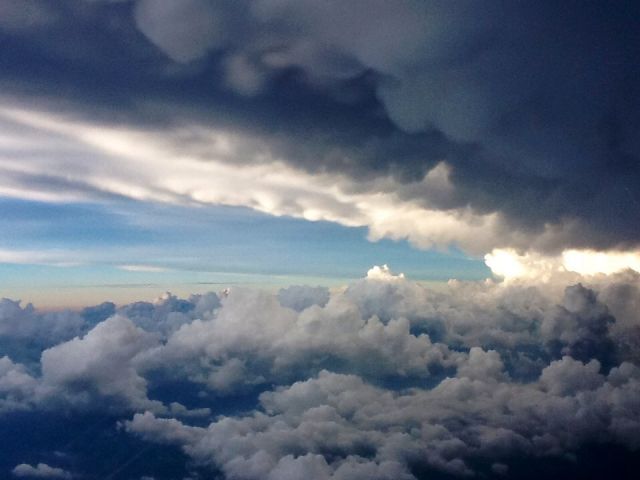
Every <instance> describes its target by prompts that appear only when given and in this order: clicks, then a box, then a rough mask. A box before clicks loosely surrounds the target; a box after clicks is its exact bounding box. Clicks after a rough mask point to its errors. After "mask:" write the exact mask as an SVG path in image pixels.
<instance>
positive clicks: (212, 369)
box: [0, 266, 640, 479]
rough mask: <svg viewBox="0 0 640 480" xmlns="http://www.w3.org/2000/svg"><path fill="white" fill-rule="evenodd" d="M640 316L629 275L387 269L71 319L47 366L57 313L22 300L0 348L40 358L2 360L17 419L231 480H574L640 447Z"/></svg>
mask: <svg viewBox="0 0 640 480" xmlns="http://www.w3.org/2000/svg"><path fill="white" fill-rule="evenodd" d="M638 302H640V277H639V276H638V274H636V273H633V272H630V271H629V272H627V273H621V274H615V275H609V276H602V275H601V276H595V277H593V276H592V277H581V283H575V284H570V285H565V284H562V283H547V284H545V285H544V286H542V287H536V286H534V285H532V284H527V283H525V282H518V283H494V282H492V281H487V282H456V281H452V282H450V283H449V285H448V286H447V287H446V289H444V290H430V289H428V288H425V287H424V286H421V285H419V284H416V283H414V282H411V281H410V280H407V279H406V278H404V277H403V276H401V275H394V274H393V273H392V272H391V271H390V269H389V268H388V267H386V266H384V267H375V268H373V269H371V270H370V272H369V274H368V276H367V277H366V278H364V279H362V280H359V281H357V282H355V283H352V284H350V285H348V286H347V287H345V288H344V289H340V290H337V291H333V292H329V291H328V290H326V289H323V288H316V287H313V288H312V287H303V286H292V287H289V288H286V289H282V290H280V291H279V292H277V293H270V292H266V291H262V290H253V289H246V288H231V289H227V290H224V291H222V292H220V293H219V294H214V293H211V294H207V295H200V296H193V297H191V298H189V299H179V298H176V297H175V296H172V295H169V294H167V295H164V296H162V297H161V298H159V299H158V300H157V301H155V302H153V303H150V302H138V303H134V304H130V305H126V306H123V307H120V308H117V309H116V308H115V307H114V306H113V305H112V304H104V305H101V306H98V307H92V308H87V309H85V310H84V311H83V312H81V314H72V313H71V312H68V313H60V314H58V315H60V316H61V318H66V317H72V316H73V315H75V316H76V317H73V318H78V319H79V320H78V324H77V325H76V324H74V328H76V329H77V330H76V332H77V333H65V334H64V335H61V336H60V337H59V339H58V340H56V341H52V342H50V343H49V344H42V346H41V347H40V351H41V355H40V358H39V359H34V356H33V354H32V353H31V352H30V351H29V350H28V348H29V345H28V343H27V342H25V343H24V344H21V343H20V338H21V337H20V335H22V332H23V331H24V330H22V329H23V328H24V326H23V325H22V323H23V322H24V323H25V324H26V325H28V322H29V321H34V320H29V319H31V318H40V319H42V320H43V321H46V318H47V317H46V315H43V314H40V313H37V312H36V311H35V310H34V309H33V308H32V307H31V306H27V307H25V308H21V307H20V306H19V304H17V303H15V302H10V301H8V300H5V301H4V304H3V305H5V309H4V312H5V313H3V315H4V318H5V320H4V325H5V328H4V329H3V330H2V332H1V335H2V337H11V338H14V339H16V340H17V341H18V344H17V345H15V346H14V354H15V355H16V356H18V357H19V356H22V358H23V359H24V360H23V362H18V361H15V360H13V359H12V358H10V357H8V356H4V357H2V359H1V360H0V412H1V413H0V415H3V416H6V415H12V414H16V413H17V412H22V414H24V415H34V416H35V415H42V414H47V415H57V414H59V413H61V412H67V413H65V415H71V416H72V417H78V416H79V417H82V416H83V415H88V414H90V415H93V416H94V417H95V416H97V417H98V418H100V417H104V418H105V419H107V420H106V423H104V426H103V427H102V428H108V429H110V428H114V423H115V422H116V421H118V425H119V428H120V431H121V432H124V433H126V434H128V435H132V436H133V437H137V438H140V439H142V440H143V441H146V442H150V444H151V445H153V444H161V445H166V446H167V448H179V449H180V450H182V452H184V454H186V456H187V457H188V458H190V459H191V460H190V461H191V462H192V467H193V468H196V467H197V468H199V469H201V472H204V473H202V474H203V475H207V473H206V472H207V471H209V472H216V471H217V472H221V473H222V475H223V476H224V478H230V479H232V478H238V479H240V478H241V479H253V478H255V479H258V478H274V479H275V478H300V477H301V476H304V477H308V478H313V479H316V478H318V479H326V478H336V479H360V478H362V479H364V478H368V479H371V478H379V479H392V478H394V479H397V478H405V479H413V478H417V479H420V478H427V477H429V476H430V475H433V474H434V472H435V473H437V474H439V475H445V477H446V476H452V477H460V476H462V477H464V476H470V475H477V474H482V475H488V476H489V477H493V476H495V477H496V478H498V477H499V476H500V475H505V474H506V475H509V472H510V471H515V472H517V471H520V470H519V469H522V468H523V465H526V464H527V462H531V461H534V460H535V459H540V458H545V459H551V460H553V459H558V461H561V459H563V458H569V457H570V456H572V455H573V456H574V458H575V459H576V460H575V462H577V463H575V464H574V466H573V467H570V468H572V469H574V470H573V471H574V473H575V472H577V471H579V469H580V468H582V462H583V461H584V459H583V457H581V453H580V452H582V451H584V449H585V448H592V447H594V446H601V447H605V446H606V448H613V449H618V451H619V452H621V453H619V454H620V455H623V456H624V455H626V454H625V453H624V452H634V451H636V449H637V448H640V422H639V421H638V419H640V404H638V401H637V399H638V398H640V366H639V365H640V364H639V363H638V362H640V357H639V356H638V350H639V346H640V318H639V317H638V309H637V305H638ZM25 319H26V322H25ZM45 325H46V324H45ZM74 334H77V335H78V336H76V337H74V338H71V336H72V335H74ZM5 418H6V417H5ZM109 419H111V420H109ZM49 448H51V449H52V450H53V449H57V448H59V447H58V445H56V444H55V441H52V444H51V446H50V447H49ZM63 453H65V452H63ZM630 454H631V453H629V455H630ZM30 458H33V456H31V457H30ZM64 458H65V457H64V456H62V457H60V459H62V460H63V463H61V466H60V467H55V468H54V467H51V468H52V470H51V469H48V468H49V467H47V468H45V467H46V464H45V467H42V468H40V467H31V466H30V465H28V464H24V465H18V464H20V463H21V462H24V460H22V459H20V458H13V459H12V460H13V461H14V463H13V467H15V469H14V475H21V474H22V473H24V474H25V475H26V474H27V473H28V474H30V475H32V476H33V475H36V473H34V472H36V470H37V472H38V473H37V474H38V475H40V474H42V475H44V474H45V473H46V474H49V473H52V472H53V473H55V474H56V475H59V476H60V475H70V474H68V473H65V472H66V471H67V470H68V469H66V467H65V465H66V464H65V463H64ZM36 460H38V459H36ZM545 461H547V460H545ZM562 461H565V460H562ZM149 462H150V463H149V464H148V467H149V469H151V468H152V467H153V461H149ZM15 465H18V466H15ZM13 467H12V468H13ZM192 467H189V468H191V470H193V468H192ZM185 468H186V467H185ZM612 468H613V467H612ZM58 469H61V470H58ZM576 469H578V470H576ZM45 470H46V471H45ZM72 470H73V469H71V470H70V471H72ZM21 472H22V473H21ZM438 472H439V473H438ZM87 473H89V472H87ZM192 473H193V471H192ZM195 474H197V472H196V473H194V475H195ZM42 475H41V476H42ZM60 478H67V477H64V476H61V477H60ZM160 478H162V477H160ZM447 478H448V477H447ZM621 478H626V477H625V476H624V472H621Z"/></svg>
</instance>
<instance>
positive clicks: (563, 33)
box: [0, 0, 640, 253]
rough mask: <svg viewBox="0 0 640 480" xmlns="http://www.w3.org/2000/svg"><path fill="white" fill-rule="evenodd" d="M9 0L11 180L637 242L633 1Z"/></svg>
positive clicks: (56, 188) (544, 238) (393, 232)
mask: <svg viewBox="0 0 640 480" xmlns="http://www.w3.org/2000/svg"><path fill="white" fill-rule="evenodd" d="M19 4H20V5H19ZM22 4H23V2H13V1H9V2H5V4H4V6H3V8H4V10H5V14H4V15H3V21H2V24H1V25H0V28H1V29H2V30H0V34H1V35H2V39H3V43H2V45H3V47H2V48H3V51H4V55H3V56H2V57H0V61H2V62H3V63H2V67H3V74H4V78H3V80H2V84H3V91H5V92H6V97H5V98H4V99H3V105H4V108H3V110H2V122H3V128H4V129H6V131H7V132H10V135H5V136H3V137H2V144H1V145H2V146H1V148H2V150H0V161H1V163H0V168H1V169H2V172H3V183H2V184H1V185H0V192H2V193H3V194H5V195H15V196H22V197H29V198H34V197H36V198H40V199H48V200H53V199H61V198H67V199H69V198H78V197H85V198H86V197H89V198H93V199H104V198H105V197H109V196H111V195H124V196H128V197H133V198H138V199H151V200H154V201H169V202H199V203H224V204H230V205H244V206H249V207H252V208H257V209H259V210H261V211H266V212H269V213H273V214H276V215H283V214H284V215H293V216H298V217H303V218H307V219H325V220H330V221H336V222H340V223H342V224H344V225H364V226H368V227H369V228H370V229H371V237H372V238H380V237H383V236H388V237H392V238H407V237H408V238H410V239H411V240H412V241H413V243H414V244H416V245H419V246H423V247H429V246H433V245H439V246H447V245H449V244H451V243H456V244H458V245H459V246H462V247H463V248H465V249H467V250H468V251H472V252H475V253H487V252H489V251H491V250H492V249H493V248H498V247H514V248H518V249H524V250H536V251H539V252H554V253H557V252H558V251H561V250H564V249H568V248H578V249H583V248H591V249H595V250H607V249H614V248H615V249H619V250H629V249H637V247H638V232H637V228H636V226H637V225H638V223H639V221H640V217H639V215H640V199H639V198H638V197H637V193H636V192H637V186H638V185H639V184H640V176H639V175H640V173H639V170H638V164H639V162H638V154H639V151H640V150H639V146H638V144H637V141H636V138H637V135H636V133H637V131H638V128H639V126H640V123H639V120H640V119H639V118H638V114H637V112H638V111H640V109H639V108H638V101H639V99H640V95H639V93H638V89H637V82H635V81H634V79H635V78H636V77H637V76H638V73H639V72H638V68H639V67H638V61H637V58H639V55H638V53H639V52H638V50H637V48H638V47H637V45H639V44H640V41H638V38H637V37H638V30H637V28H635V24H634V23H633V21H632V19H633V18H635V17H636V16H637V14H638V11H637V4H636V2H617V3H616V5H614V6H612V5H610V4H609V3H607V2H595V3H592V4H590V5H589V6H584V5H583V4H582V3H581V2H569V3H566V2H565V3H563V4H562V5H552V4H550V3H549V4H547V3H545V4H536V5H522V4H511V3H509V4H505V3H502V2H495V3H493V4H492V5H490V6H485V5H483V6H480V5H473V4H472V3H464V4H459V5H453V4H450V3H443V2H421V1H420V2H413V1H403V2H398V3H396V4H394V5H393V6H390V5H389V4H388V2H384V1H367V2H359V1H351V2H348V3H347V4H344V2H333V1H330V2H322V3H321V4H317V2H298V1H296V2H290V1H269V0H259V1H253V2H233V3H231V4H230V3H228V2H217V1H214V0H189V1H185V2H180V3H179V5H167V4H166V2H162V1H154V0H139V1H126V2H95V1H94V2H86V1H72V0H68V1H63V2H59V3H58V4H57V6H56V8H55V9H54V8H52V7H51V6H49V5H45V4H44V3H43V2H38V1H35V0H34V1H29V2H28V5H29V7H28V8H29V9H30V10H29V11H30V12H31V13H30V14H29V15H24V14H23V13H21V12H23V11H24V9H23V8H22ZM104 19H108V21H105V20H104ZM86 31H95V32H97V33H96V34H95V35H92V36H91V37H90V38H87V37H86V35H85V32H86ZM71 43H74V44H80V45H82V46H83V48H82V49H77V50H74V51H73V52H70V51H69V49H68V45H69V44H71ZM5 50H6V51H5ZM104 51H108V52H109V56H108V58H105V57H104V55H102V54H99V52H104ZM42 78H47V82H46V84H43V82H42V81H41V79H42ZM35 92H38V95H37V96H35V97H34V96H33V95H34V93H35ZM16 109H18V111H16ZM25 110H26V113H25ZM53 111H57V112H60V111H61V112H65V113H66V115H64V116H62V117H61V116H55V115H54V116H52V115H51V112H53ZM34 136H35V137H36V138H38V143H36V144H33V143H32V141H31V140H32V139H33V137H34ZM43 149H46V151H47V152H48V154H47V155H46V156H45V157H43V156H42V155H41V154H40V153H39V152H42V151H43ZM52 152H53V154H52ZM158 153H160V155H157V154H158ZM86 156H90V157H91V158H94V159H95V161H93V162H84V161H82V158H86ZM63 166H64V171H65V172H74V173H73V175H71V176H62V175H60V174H58V172H59V171H62V168H63ZM229 184H231V185H243V186H245V187H246V188H242V189H234V190H232V191H229V189H225V188H224V186H225V185H229ZM293 185H299V187H297V188H294V187H293Z"/></svg>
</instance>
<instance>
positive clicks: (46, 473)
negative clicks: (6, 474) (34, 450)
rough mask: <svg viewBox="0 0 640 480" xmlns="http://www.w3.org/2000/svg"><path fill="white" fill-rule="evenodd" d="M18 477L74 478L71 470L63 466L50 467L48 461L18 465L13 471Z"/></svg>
mask: <svg viewBox="0 0 640 480" xmlns="http://www.w3.org/2000/svg"><path fill="white" fill-rule="evenodd" d="M11 473H13V475H14V476H16V477H26V478H65V479H70V478H73V475H71V473H70V472H68V471H66V470H63V469H62V468H56V467H50V466H49V465H47V464H46V463H38V464H37V465H36V466H35V467H34V466H31V465H28V464H26V463H21V464H20V465H16V467H15V468H14V469H13V470H12V471H11Z"/></svg>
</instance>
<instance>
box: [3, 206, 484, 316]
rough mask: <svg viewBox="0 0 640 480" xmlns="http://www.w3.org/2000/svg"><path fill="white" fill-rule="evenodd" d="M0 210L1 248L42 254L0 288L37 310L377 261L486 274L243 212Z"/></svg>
mask: <svg viewBox="0 0 640 480" xmlns="http://www.w3.org/2000/svg"><path fill="white" fill-rule="evenodd" d="M0 212H2V216H3V223H4V228H3V229H2V231H0V251H3V250H4V251H14V252H21V251H27V252H30V254H31V256H32V257H33V256H34V255H33V254H34V253H38V254H40V255H42V257H41V258H40V260H36V261H23V260H21V259H18V260H15V261H14V262H15V263H2V264H0V288H1V289H2V291H3V292H7V293H5V296H8V295H10V296H11V297H12V298H20V299H23V301H33V302H35V303H36V304H37V305H41V306H56V307H61V306H78V305H84V304H86V303H87V302H88V301H96V302H97V301H104V300H112V301H115V302H124V301H130V300H131V299H132V298H141V296H142V297H147V298H153V297H155V296H156V295H157V294H159V293H162V292H163V291H165V290H171V291H175V292H180V293H187V292H196V291H203V290H217V289H219V288H222V287H223V286H226V285H227V284H237V283H241V284H251V285H264V286H267V287H268V286H274V285H286V284H290V283H311V284H323V285H337V284H340V283H345V282H346V281H347V280H349V279H354V278H358V277H361V276H363V275H364V274H365V273H366V271H367V270H368V269H369V268H370V267H371V266H372V265H376V264H384V263H386V264H389V265H390V266H391V267H392V268H393V269H395V270H397V271H401V272H404V273H405V274H406V275H407V276H409V277H410V278H413V279H416V280H425V281H446V280H448V279H449V278H461V279H479V278H486V277H487V276H489V275H490V271H489V270H488V268H487V267H486V266H485V265H484V262H483V261H482V259H479V258H473V257H470V256H468V255H465V254H464V253H462V252H461V251H459V250H455V249H449V250H447V251H437V250H433V249H432V250H429V251H424V250H418V249H416V248H413V247H412V246H410V245H409V244H408V243H407V242H406V241H391V240H381V241H377V242H371V241H369V240H368V239H367V230H366V228H362V227H361V228H349V227H344V226H340V225H338V224H335V223H329V222H324V221H318V222H310V221H306V220H302V219H293V218H289V217H275V216H271V215H266V214H262V213H258V212H255V211H252V210H249V209H247V208H240V207H222V206H203V207H197V208H193V207H180V206H171V205H162V204H152V203H144V202H136V201H132V200H121V201H114V202H111V203H109V204H97V203H44V202H36V201H28V200H20V199H12V198H2V199H0ZM36 257H37V256H36ZM67 303H68V305H65V304H67Z"/></svg>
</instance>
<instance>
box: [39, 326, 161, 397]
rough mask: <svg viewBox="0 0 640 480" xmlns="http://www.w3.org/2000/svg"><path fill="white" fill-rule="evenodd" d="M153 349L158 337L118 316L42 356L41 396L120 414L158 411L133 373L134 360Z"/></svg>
mask: <svg viewBox="0 0 640 480" xmlns="http://www.w3.org/2000/svg"><path fill="white" fill-rule="evenodd" d="M156 343H157V337H156V336H155V335H153V334H151V333H148V332H145V331H144V330H141V329H140V328H137V327H136V326H135V325H134V324H133V323H132V322H131V320H129V319H128V318H125V317H122V316H117V315H116V316H114V317H111V318H109V319H107V320H105V321H103V322H101V323H99V324H98V325H96V326H95V327H94V328H93V329H92V330H91V331H89V332H88V333H87V334H86V335H85V336H84V337H82V338H79V337H76V338H74V339H73V340H69V341H68V342H64V343H61V344H59V345H56V346H54V347H51V348H49V349H47V350H45V351H44V352H42V360H41V364H42V388H43V390H44V393H43V395H46V396H53V397H55V396H57V395H60V396H62V397H64V398H66V399H67V400H68V401H69V402H71V403H72V404H75V403H78V404H80V405H82V406H84V407H91V404H92V402H93V401H95V398H96V397H97V398H98V399H100V401H105V399H108V401H110V402H113V407H114V408H118V407H119V406H120V405H119V404H124V406H125V407H129V408H131V407H132V408H149V409H158V408H161V404H160V403H159V402H154V401H151V400H149V399H148V398H147V394H146V393H147V392H146V390H147V382H146V380H145V379H144V378H143V377H141V376H140V375H139V374H138V373H137V371H136V367H135V362H134V359H135V357H136V355H137V354H139V353H140V352H142V351H145V350H147V349H149V348H151V347H152V346H153V345H155V344H156Z"/></svg>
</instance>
